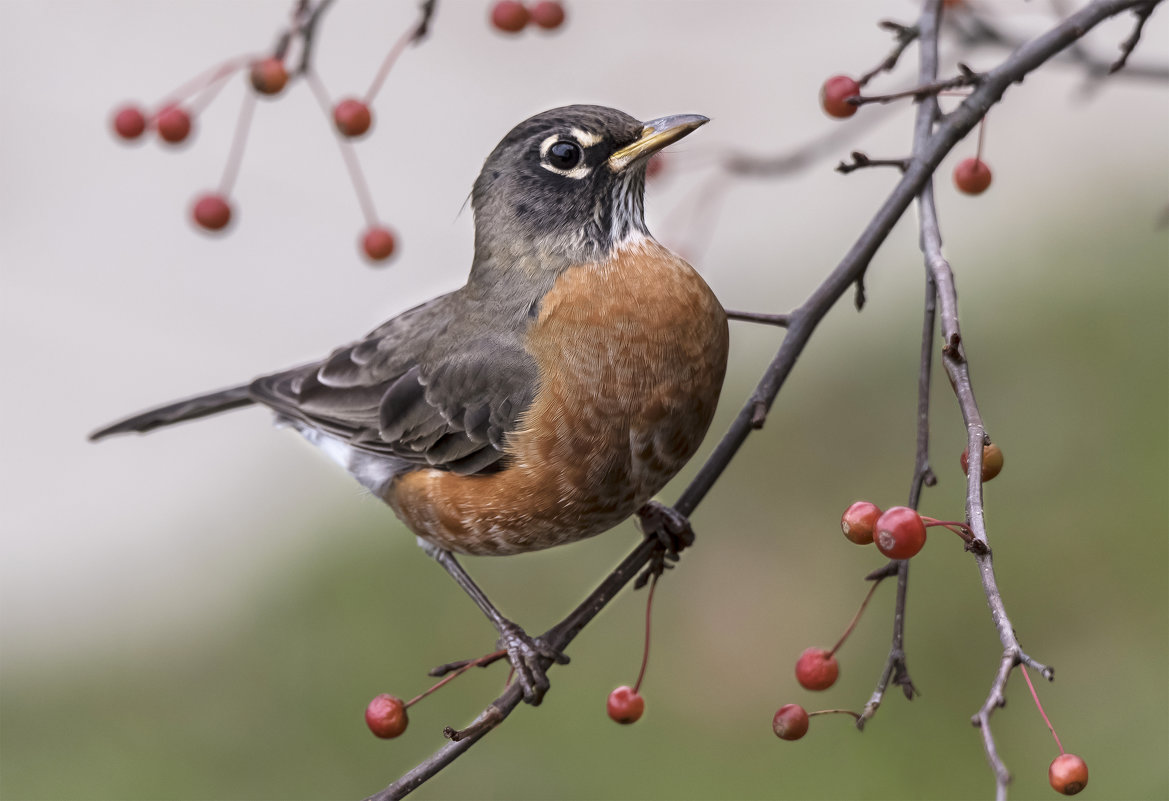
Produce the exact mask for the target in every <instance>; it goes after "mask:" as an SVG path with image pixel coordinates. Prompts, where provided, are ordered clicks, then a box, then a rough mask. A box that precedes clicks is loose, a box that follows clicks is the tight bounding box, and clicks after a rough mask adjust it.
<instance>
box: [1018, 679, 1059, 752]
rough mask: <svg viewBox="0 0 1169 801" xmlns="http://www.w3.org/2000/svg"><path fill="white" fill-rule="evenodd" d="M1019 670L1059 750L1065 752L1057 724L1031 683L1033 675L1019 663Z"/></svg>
mask: <svg viewBox="0 0 1169 801" xmlns="http://www.w3.org/2000/svg"><path fill="white" fill-rule="evenodd" d="M1019 670H1020V671H1022V673H1023V678H1024V679H1026V680H1027V689H1029V690H1030V691H1031V697H1032V698H1033V699H1035V706H1036V708H1038V709H1039V714H1040V715H1042V716H1043V722H1044V723H1046V724H1047V730H1048V731H1050V732H1051V736H1052V737H1054V738H1055V744H1056V745H1057V746H1058V747H1059V752H1060V753H1061V754H1062V753H1064V750H1063V743H1061V742H1060V741H1059V735H1058V734H1056V733H1055V726H1052V725H1051V719H1050V718H1048V717H1047V713H1046V712H1045V711H1043V704H1041V703H1039V693H1037V692H1035V685H1034V684H1032V683H1031V676H1030V675H1028V673H1027V666H1026V665H1024V664H1020V665H1019Z"/></svg>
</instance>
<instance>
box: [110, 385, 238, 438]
mask: <svg viewBox="0 0 1169 801" xmlns="http://www.w3.org/2000/svg"><path fill="white" fill-rule="evenodd" d="M252 403H255V401H253V400H252V398H251V396H249V394H248V385H247V384H241V385H240V386H238V387H230V388H228V389H221V390H219V391H218V392H209V393H207V394H206V395H196V396H195V397H193V398H187V399H185V400H181V401H175V402H174V403H168V404H167V405H166V406H159V407H158V408H156V409H149V410H147V411H145V412H139V413H138V414H136V415H133V416H132V417H127V418H126V419H125V420H120V421H118V422H117V423H113V424H111V425H108V426H106V427H105V428H99V429H98V430H97V431H94V432H93V433H92V434H90V435H89V438H90V439H91V440H99V439H104V438H105V437H108V436H111V435H113V434H126V433H129V432H131V431H136V432H138V433H139V434H145V433H146V432H147V431H153V430H154V429H156V428H162V427H163V426H169V425H172V424H174V423H181V422H183V421H184V420H196V419H198V418H200V417H207V416H208V415H212V414H219V413H220V412H226V411H227V410H229V409H238V408H239V407H240V406H249V405H251V404H252Z"/></svg>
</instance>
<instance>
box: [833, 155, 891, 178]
mask: <svg viewBox="0 0 1169 801" xmlns="http://www.w3.org/2000/svg"><path fill="white" fill-rule="evenodd" d="M849 155H850V157H851V158H852V162H851V163H850V162H845V161H842V162H840V163H839V164H837V165H836V171H837V172H839V173H841V174H843V175H848V174H849V173H850V172H855V171H856V170H860V169H864V168H865V167H896V168H897V169H898V170H900V171H901V172H905V171H906V170H907V169H908V168H909V159H871V158H869V157H868V156H866V155H865V154H864V153H862V152H860V151H859V150H854V151H852V153H850V154H849Z"/></svg>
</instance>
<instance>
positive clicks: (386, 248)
mask: <svg viewBox="0 0 1169 801" xmlns="http://www.w3.org/2000/svg"><path fill="white" fill-rule="evenodd" d="M361 249H362V250H363V251H365V255H366V256H368V257H369V258H370V259H372V260H373V261H384V260H385V259H388V258H389V257H390V254H392V253H393V252H394V235H393V233H391V232H390V229H389V228H382V227H380V226H375V227H373V228H370V229H368V230H366V232H365V234H364V235H363V236H362V238H361Z"/></svg>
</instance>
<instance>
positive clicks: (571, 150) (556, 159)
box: [547, 141, 584, 170]
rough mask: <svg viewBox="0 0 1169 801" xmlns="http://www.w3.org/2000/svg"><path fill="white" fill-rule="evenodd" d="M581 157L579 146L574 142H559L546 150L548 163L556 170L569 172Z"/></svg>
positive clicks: (582, 154)
mask: <svg viewBox="0 0 1169 801" xmlns="http://www.w3.org/2000/svg"><path fill="white" fill-rule="evenodd" d="M583 157H584V153H583V152H582V151H581V149H580V145H578V144H576V143H575V142H565V141H560V142H556V143H554V144H553V145H552V147H550V148H548V155H547V159H548V163H549V164H551V165H552V166H553V167H555V168H556V169H558V170H571V169H572V168H573V167H575V166H576V165H578V164H580V160H581V159H582V158H583Z"/></svg>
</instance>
